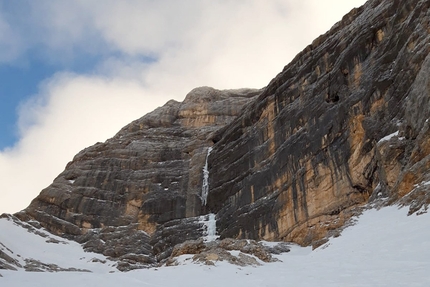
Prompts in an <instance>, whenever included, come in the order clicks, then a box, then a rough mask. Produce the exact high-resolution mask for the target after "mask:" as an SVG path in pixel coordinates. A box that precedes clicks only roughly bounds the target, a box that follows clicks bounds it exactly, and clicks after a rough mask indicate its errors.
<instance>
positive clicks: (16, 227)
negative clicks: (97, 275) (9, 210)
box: [0, 216, 116, 286]
mask: <svg viewBox="0 0 430 287" xmlns="http://www.w3.org/2000/svg"><path fill="white" fill-rule="evenodd" d="M0 232H1V233H0V252H2V253H3V254H0V266H2V264H6V265H8V266H10V267H13V268H15V269H17V270H18V271H15V272H16V273H17V275H18V274H20V275H18V276H19V277H21V276H23V275H22V274H25V273H23V271H26V270H28V271H48V272H54V271H81V272H104V273H106V272H109V271H111V270H116V269H115V268H114V267H113V265H114V264H115V262H113V261H109V260H107V259H106V257H105V256H103V255H101V254H96V253H90V252H84V250H83V249H82V246H81V245H79V244H78V243H76V242H74V241H70V240H66V239H63V238H61V237H58V236H55V235H52V234H50V233H48V232H46V231H44V230H43V229H37V228H34V227H33V226H32V225H30V224H28V223H25V222H22V221H19V220H17V219H16V218H13V217H12V216H9V217H5V218H1V219H0ZM1 273H4V271H2V272H0V274H1ZM0 286H3V285H1V284H0Z"/></svg>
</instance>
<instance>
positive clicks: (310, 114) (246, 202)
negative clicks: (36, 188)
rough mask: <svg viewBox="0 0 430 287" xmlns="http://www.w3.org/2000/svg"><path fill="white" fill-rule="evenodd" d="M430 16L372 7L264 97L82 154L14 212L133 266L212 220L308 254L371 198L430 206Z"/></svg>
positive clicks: (126, 132) (149, 123) (398, 7)
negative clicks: (205, 195)
mask: <svg viewBox="0 0 430 287" xmlns="http://www.w3.org/2000/svg"><path fill="white" fill-rule="evenodd" d="M429 6H430V2H429V1H424V0H411V1H408V2H407V3H405V2H404V1H397V0H391V1H388V0H370V1H369V2H367V3H366V4H365V5H364V6H363V7H361V8H358V9H354V10H353V11H351V12H350V13H349V14H348V15H346V16H345V17H344V18H343V19H342V21H340V22H339V23H337V24H336V25H335V26H334V27H333V28H332V29H331V30H330V31H329V32H328V33H327V34H325V35H322V36H320V37H319V38H318V39H316V40H315V41H314V42H313V43H312V44H311V45H309V46H308V47H307V48H306V49H305V50H303V51H302V52H301V53H300V54H299V55H297V56H296V58H295V59H294V60H293V61H292V62H291V63H290V64H289V65H288V66H286V67H285V68H284V70H283V71H282V72H281V73H280V74H279V75H278V76H276V77H275V78H274V79H273V80H272V81H271V82H270V83H269V85H268V86H267V87H266V88H264V89H262V90H247V89H244V90H232V91H217V90H214V89H211V88H198V89H195V90H193V91H192V92H190V94H189V95H188V96H187V97H186V99H185V100H184V102H183V103H178V102H175V101H170V102H168V103H167V104H166V105H165V106H163V107H161V108H159V109H157V110H155V111H154V112H152V113H150V114H148V115H146V116H144V117H142V118H141V119H139V120H137V121H135V122H133V123H131V124H130V125H128V126H126V127H125V128H123V129H122V130H121V131H120V132H119V133H118V134H117V135H116V136H115V137H113V138H112V139H110V140H108V141H106V142H105V143H97V144H96V145H94V146H92V147H90V148H87V149H85V150H83V151H82V152H80V153H79V154H78V155H76V157H75V158H74V159H73V161H72V162H70V163H69V164H68V165H67V167H66V169H65V171H64V172H63V173H61V174H60V175H59V176H58V177H57V178H56V179H55V180H54V182H53V184H52V185H51V186H49V187H48V188H46V189H45V190H43V191H42V192H41V194H40V195H39V196H38V197H37V198H36V199H34V200H33V202H32V203H31V204H30V206H29V207H28V208H27V209H25V210H24V211H22V212H20V213H18V214H16V215H17V216H18V217H19V218H20V219H22V220H30V219H36V220H37V221H38V222H40V224H41V225H42V226H44V227H45V228H47V229H48V230H50V231H51V232H54V233H57V234H62V235H64V236H67V237H71V238H74V239H75V240H78V241H79V242H82V243H83V244H84V246H85V247H86V248H87V249H89V250H95V251H97V252H101V253H104V254H106V255H108V256H111V257H114V258H120V259H121V260H122V262H124V264H125V265H124V266H123V267H124V269H127V268H128V265H127V264H137V263H138V264H143V265H144V264H148V263H154V262H156V261H159V260H163V259H165V258H167V257H168V256H169V255H170V253H171V252H172V249H173V247H174V245H175V244H178V243H182V242H183V241H185V240H188V239H197V238H198V237H200V236H201V235H202V234H203V233H204V226H205V224H204V223H203V222H204V219H202V217H199V216H201V215H204V214H207V213H209V212H212V213H215V214H216V218H217V231H218V234H219V235H220V236H221V238H230V237H231V238H251V239H266V240H284V241H294V242H297V243H299V244H302V245H309V244H318V242H319V240H321V239H322V238H324V237H325V236H327V235H330V233H331V232H332V231H333V230H336V229H337V228H339V227H341V226H342V225H343V224H344V223H345V222H346V221H347V220H348V219H349V218H350V216H351V215H352V214H353V212H354V208H355V207H357V206H361V205H362V204H365V203H367V202H369V201H372V202H375V201H378V200H379V199H385V200H384V202H388V203H393V202H398V201H399V200H400V202H401V203H402V204H408V205H410V206H411V212H414V211H417V210H419V209H420V208H422V207H423V206H424V207H426V206H427V205H428V203H430V196H428V194H429V192H430V173H429V169H430V130H429V129H430V126H429V125H430V123H429V118H430V105H429V104H430V103H429V98H430V80H429V77H428V75H429V74H430V56H429V52H430V36H429V35H430V22H429V19H430V12H429ZM209 147H212V151H211V153H210V154H209V153H208V148H209ZM208 154H209V157H208V158H207V155H208ZM206 159H207V174H208V184H209V193H208V198H207V204H204V203H206V199H205V198H202V195H201V194H202V193H201V192H202V186H203V180H204V176H203V171H202V169H203V167H204V166H205V163H206ZM124 235H127V236H124ZM130 238H131V239H130Z"/></svg>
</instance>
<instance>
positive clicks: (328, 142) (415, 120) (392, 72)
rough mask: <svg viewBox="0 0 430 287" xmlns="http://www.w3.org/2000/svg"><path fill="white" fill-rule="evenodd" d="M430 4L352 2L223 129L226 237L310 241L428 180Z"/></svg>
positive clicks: (217, 182) (222, 229)
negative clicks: (365, 206) (355, 211)
mask: <svg viewBox="0 0 430 287" xmlns="http://www.w3.org/2000/svg"><path fill="white" fill-rule="evenodd" d="M429 5H430V2H429V1H419V0H415V1H408V2H407V3H406V2H404V1H380V0H374V1H369V2H367V3H366V5H364V6H363V7H361V8H359V9H355V10H353V11H352V12H351V13H350V14H348V15H346V16H345V17H344V18H343V20H342V21H341V22H339V23H338V24H336V25H335V26H334V27H333V28H332V30H331V31H329V32H328V33H327V34H326V35H323V36H321V37H320V38H318V39H316V40H315V41H314V42H313V43H312V44H311V45H310V46H308V47H307V48H306V49H305V50H304V51H303V52H302V53H300V54H299V55H298V56H297V57H296V58H295V59H294V60H293V61H292V62H291V63H290V64H289V65H288V66H286V67H285V69H284V70H283V71H282V72H281V73H280V74H279V75H278V76H277V77H276V78H274V79H273V80H272V81H271V83H270V84H269V85H268V87H267V88H266V89H265V90H264V92H263V93H262V95H261V96H260V97H259V98H258V99H257V100H255V101H254V102H253V103H252V104H250V105H249V106H247V107H246V109H245V111H244V112H243V113H242V114H241V116H240V117H238V118H237V119H236V120H235V121H234V122H233V123H232V124H230V125H228V126H227V127H226V128H224V129H222V130H221V131H220V132H219V133H218V134H217V135H216V136H215V137H214V142H216V144H215V145H214V148H213V151H212V153H211V155H210V157H209V171H210V186H211V190H210V193H209V198H208V206H209V209H210V210H211V211H212V212H214V213H217V218H218V222H217V228H218V231H219V233H220V235H221V237H222V238H223V237H233V238H252V239H261V238H263V239H266V240H286V241H295V242H297V243H300V244H302V245H308V244H311V243H312V242H314V241H316V240H318V239H320V238H322V237H324V236H325V235H326V234H327V233H328V232H329V230H331V229H334V228H337V227H339V226H341V225H343V224H344V223H345V222H346V221H347V219H348V218H349V215H350V214H352V213H351V208H352V207H354V206H357V205H360V204H362V203H366V202H368V200H369V198H370V199H372V200H374V199H376V198H378V197H389V198H390V200H391V201H392V202H393V201H395V200H397V199H398V198H401V197H403V196H404V195H406V194H408V193H409V192H411V191H412V190H413V189H414V188H415V187H416V185H419V184H420V183H421V182H423V181H425V180H426V179H427V180H428V176H429V174H428V170H429V167H430V150H429V149H430V148H429V147H430V145H429V143H430V142H429V140H430V132H429V117H430V105H429V97H430V85H429V83H430V82H429V75H430V68H429V61H430V56H429V51H430V36H429V35H430V26H429V25H430V22H429V19H430V14H429V13H430V12H429ZM396 132H397V133H396ZM393 133H394V134H393ZM390 134H393V135H392V136H391V137H387V138H385V139H384V137H386V136H387V135H390ZM421 188H422V189H423V190H424V191H422V193H424V194H425V193H428V192H429V186H427V187H424V186H422V187H421ZM375 189H376V190H377V192H374V190H375Z"/></svg>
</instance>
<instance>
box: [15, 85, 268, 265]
mask: <svg viewBox="0 0 430 287" xmlns="http://www.w3.org/2000/svg"><path fill="white" fill-rule="evenodd" d="M260 92H261V91H260V90H251V89H242V90H224V91H219V90H215V89H212V88H208V87H202V88H197V89H194V90H193V91H191V92H190V93H189V94H188V95H187V97H186V98H185V100H184V101H183V102H182V103H180V102H176V101H169V102H168V103H167V104H166V105H164V106H163V107H160V108H158V109H156V110H155V111H153V112H151V113H149V114H147V115H146V116H144V117H142V118H140V119H138V120H136V121H134V122H132V123H130V124H129V125H127V126H126V127H124V128H123V129H122V130H121V131H120V132H118V134H116V135H115V136H114V137H113V138H111V139H109V140H107V141H106V142H104V143H97V144H95V145H94V146H92V147H89V148H86V149H84V150H83V151H81V152H80V153H79V154H77V155H76V156H75V158H74V159H73V161H71V162H70V163H69V164H68V165H67V167H66V169H65V170H64V172H62V173H61V174H60V175H59V176H58V177H57V178H56V179H55V180H54V182H53V183H52V184H51V185H50V186H49V187H47V188H46V189H44V190H43V191H42V192H41V193H40V194H39V196H37V197H36V198H35V199H34V200H33V201H32V202H31V204H30V206H29V207H27V208H26V209H25V210H24V211H22V212H20V213H17V216H18V217H19V218H20V219H24V220H29V219H35V220H37V221H39V222H40V223H41V225H42V226H43V227H45V228H47V229H48V230H49V231H51V232H53V233H56V234H62V235H64V236H66V237H70V238H73V239H76V240H78V241H80V242H82V243H86V246H87V247H88V248H89V249H91V250H94V251H97V252H102V253H104V254H105V255H108V256H112V257H121V256H124V255H125V254H128V253H136V254H141V253H143V254H148V253H151V250H152V247H151V246H150V245H148V244H149V241H150V239H149V237H150V236H151V235H153V234H154V233H155V232H156V230H157V228H160V227H162V226H164V224H165V223H167V222H169V221H172V220H177V219H182V218H187V217H196V216H198V215H200V214H201V213H202V212H203V211H204V208H205V207H204V206H202V202H201V197H200V194H201V185H202V183H201V182H202V167H203V165H204V162H205V160H206V153H207V149H208V147H209V146H210V145H212V142H211V141H210V140H208V138H210V135H211V134H212V133H214V132H215V131H217V130H218V129H219V128H221V127H223V126H225V125H226V124H228V123H230V122H231V121H232V120H233V119H234V118H235V117H236V116H237V115H238V114H239V113H240V111H241V109H242V107H243V105H244V104H245V103H248V102H249V101H250V100H251V99H253V98H254V97H255V96H256V95H258V94H259V93H260ZM121 226H127V228H123V227H121ZM116 227H117V228H116ZM133 230H134V231H133ZM142 232H143V233H145V234H146V235H145V234H143V233H142ZM136 234H137V235H136ZM139 234H142V235H139ZM157 234H158V233H157ZM133 236H134V237H136V238H137V237H139V238H141V240H143V241H142V242H140V241H139V240H134V239H133V241H134V242H136V248H135V250H134V252H132V251H133V250H132V249H133V248H132V247H126V246H123V247H122V248H118V246H119V245H120V244H122V243H121V242H123V243H124V244H126V245H127V244H129V245H130V244H131V242H129V241H130V240H128V241H127V240H126V238H125V237H132V238H134V237H133ZM194 237H195V236H193V237H192V238H184V239H183V240H187V239H195V238H194ZM124 240H125V241H124ZM177 240H179V239H177ZM139 242H140V243H139ZM137 245H139V246H137ZM167 245H168V244H167ZM161 251H162V250H161ZM161 251H160V252H161ZM144 261H148V259H147V258H144Z"/></svg>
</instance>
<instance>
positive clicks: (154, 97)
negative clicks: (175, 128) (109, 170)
mask: <svg viewBox="0 0 430 287" xmlns="http://www.w3.org/2000/svg"><path fill="white" fill-rule="evenodd" d="M364 2H365V1H364V0H348V1H345V0H325V1H320V0H305V1H303V0H248V1H231V0H215V1H213V0H211V1H209V0H183V1H177V0H159V1H153V0H122V1H115V0H106V1H103V5H102V6H101V5H100V2H99V1H97V0H75V1H68V0H56V1H50V0H40V1H31V0H21V1H8V0H0V101H1V104H0V213H3V212H7V213H12V212H17V211H19V210H21V209H23V208H25V207H26V206H28V205H29V203H30V202H31V200H32V199H33V198H34V197H36V196H37V195H38V194H39V192H40V191H41V190H42V189H43V188H45V187H47V186H48V185H49V184H50V183H52V181H53V179H54V178H55V177H56V176H57V175H58V174H59V173H60V172H61V171H63V169H64V167H65V166H66V164H67V163H68V162H69V161H71V160H72V159H73V156H74V155H75V154H76V153H78V152H79V151H80V150H82V149H83V148H85V147H87V146H90V145H92V144H94V143H96V142H103V141H105V140H106V139H108V138H110V137H112V136H114V135H115V133H116V132H117V131H119V129H120V128H122V127H123V126H125V125H126V124H128V123H129V122H131V121H132V120H135V119H137V118H140V117H141V116H143V115H144V114H146V113H148V112H150V111H152V110H154V109H155V108H156V107H158V106H161V105H163V104H164V103H165V102H167V101H168V100H170V99H175V100H178V101H181V100H183V99H184V98H185V96H186V94H187V93H188V92H189V91H191V90H192V89H193V88H195V87H198V86H212V87H215V88H218V89H231V88H244V87H249V88H261V87H264V86H266V85H267V84H268V83H269V81H270V80H271V79H272V78H273V77H275V76H276V74H278V73H279V72H280V71H281V70H282V68H283V67H284V66H285V65H286V64H288V62H289V61H291V59H292V58H293V57H294V56H295V55H296V54H297V53H298V52H300V51H301V50H302V49H304V48H305V47H306V46H307V45H308V44H310V43H311V42H312V40H313V39H315V38H316V37H318V36H319V35H320V34H323V33H325V32H326V31H327V30H329V29H330V27H331V26H332V25H333V24H335V23H336V22H337V21H339V20H340V19H341V18H342V16H343V15H344V14H346V13H348V12H349V11H350V10H351V9H352V8H354V7H359V6H361V5H362V4H364Z"/></svg>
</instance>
